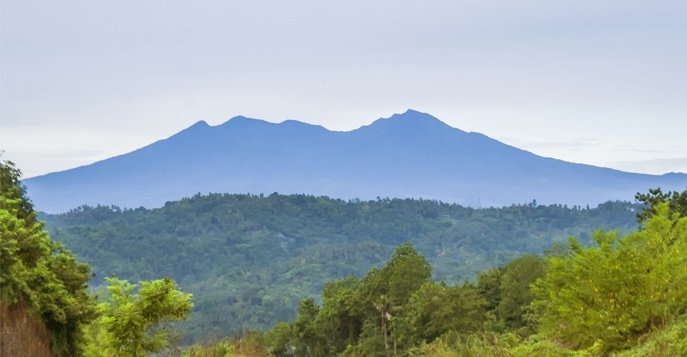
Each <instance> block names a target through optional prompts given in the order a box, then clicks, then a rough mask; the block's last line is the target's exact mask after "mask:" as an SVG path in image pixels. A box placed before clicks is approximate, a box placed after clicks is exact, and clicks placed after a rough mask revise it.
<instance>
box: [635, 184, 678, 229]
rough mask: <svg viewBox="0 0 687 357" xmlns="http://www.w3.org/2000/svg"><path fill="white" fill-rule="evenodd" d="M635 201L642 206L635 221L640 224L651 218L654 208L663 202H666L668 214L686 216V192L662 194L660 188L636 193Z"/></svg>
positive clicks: (654, 211)
mask: <svg viewBox="0 0 687 357" xmlns="http://www.w3.org/2000/svg"><path fill="white" fill-rule="evenodd" d="M635 199H636V200H637V202H639V203H642V204H644V208H643V209H642V210H641V211H640V212H639V213H637V221H638V222H640V223H641V222H643V221H645V220H647V219H648V218H650V217H651V216H653V215H654V214H655V213H656V206H657V205H659V204H660V203H664V202H668V207H669V212H671V213H678V214H680V215H681V216H683V217H684V216H687V190H684V191H682V192H678V191H674V192H673V191H668V192H667V193H663V191H661V188H660V187H659V188H652V189H649V193H641V192H637V194H636V195H635Z"/></svg>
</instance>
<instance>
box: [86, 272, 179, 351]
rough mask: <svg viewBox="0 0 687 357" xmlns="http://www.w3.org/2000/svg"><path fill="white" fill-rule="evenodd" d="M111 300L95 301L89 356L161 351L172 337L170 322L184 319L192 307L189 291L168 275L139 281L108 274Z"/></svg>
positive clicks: (90, 329) (90, 330) (90, 328)
mask: <svg viewBox="0 0 687 357" xmlns="http://www.w3.org/2000/svg"><path fill="white" fill-rule="evenodd" d="M107 281H108V283H109V287H108V290H109V292H110V300H111V302H109V303H108V302H105V303H102V304H100V305H98V308H99V310H100V314H101V315H100V317H99V318H98V320H96V321H95V322H94V324H93V325H92V326H90V327H89V332H90V337H91V340H90V346H89V347H88V348H89V349H88V351H87V354H86V355H88V356H131V357H136V356H146V355H147V354H148V352H160V351H161V350H162V349H164V348H165V347H167V345H168V343H169V340H170V337H172V330H171V326H170V325H169V324H168V323H169V322H173V321H179V320H184V319H186V318H187V317H188V313H189V311H190V310H191V308H192V307H193V304H192V303H191V299H192V296H191V294H184V293H182V292H181V291H179V290H178V288H177V286H176V283H175V282H174V281H172V280H171V279H169V278H165V279H162V280H154V281H144V282H141V286H140V288H139V289H138V291H134V290H135V288H136V286H135V285H132V284H130V283H128V282H127V281H125V280H119V279H115V278H108V279H107Z"/></svg>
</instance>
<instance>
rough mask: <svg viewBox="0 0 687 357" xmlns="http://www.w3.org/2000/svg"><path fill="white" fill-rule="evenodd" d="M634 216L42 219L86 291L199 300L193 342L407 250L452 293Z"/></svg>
mask: <svg viewBox="0 0 687 357" xmlns="http://www.w3.org/2000/svg"><path fill="white" fill-rule="evenodd" d="M639 209H640V206H639V205H636V204H631V203H627V202H608V203H604V204H601V205H599V206H598V207H595V208H587V207H578V206H573V207H566V206H562V205H549V206H542V205H537V204H536V203H535V202H533V203H531V204H528V205H513V206H510V207H505V208H498V209H497V208H487V209H473V208H468V207H462V206H460V205H456V204H446V203H442V202H438V201H430V200H412V199H377V200H374V201H358V200H355V201H343V200H338V199H330V198H327V197H314V196H306V195H288V196H286V195H279V194H272V195H269V196H262V195H259V196H256V195H229V194H224V195H220V194H213V195H206V196H202V195H196V196H194V197H192V198H186V199H183V200H180V201H177V202H168V203H167V204H165V206H164V207H162V208H159V209H144V208H140V209H135V210H131V209H126V210H121V209H119V208H116V207H105V206H98V207H88V206H83V207H80V208H78V209H74V210H72V211H70V212H68V213H65V214H60V215H46V214H42V215H41V217H40V219H42V220H45V221H46V227H47V228H48V230H49V232H50V235H51V237H52V238H53V239H54V240H57V241H62V242H64V243H65V244H66V245H67V246H68V247H69V248H70V249H71V250H72V251H73V252H74V253H76V254H77V255H78V257H79V260H81V261H84V262H87V263H89V264H90V265H91V266H92V267H93V271H94V272H95V273H96V277H95V278H94V279H93V280H92V281H91V286H97V285H99V284H101V283H102V282H103V278H104V277H106V276H109V275H110V274H115V275H116V276H117V277H120V278H125V279H129V280H132V281H138V280H146V279H151V278H156V277H160V276H166V275H167V276H170V277H171V278H173V279H175V280H176V281H177V282H179V284H180V286H181V288H182V289H183V290H184V291H188V292H191V293H193V294H194V296H195V305H196V310H195V312H194V314H193V315H192V318H191V321H190V322H189V325H188V326H187V332H188V334H189V336H190V337H191V338H201V337H202V338H205V337H208V336H211V335H217V336H225V335H227V334H229V333H231V332H235V331H245V330H246V329H247V328H261V329H265V328H269V327H271V326H272V325H273V324H274V323H275V322H277V321H291V320H292V319H293V318H294V316H295V311H296V307H297V305H298V303H299V302H300V301H301V300H302V299H303V298H305V297H309V296H315V297H317V296H318V294H320V291H321V289H322V287H323V285H324V283H325V282H327V281H330V280H334V279H338V278H342V277H346V276H351V275H355V276H363V275H365V274H366V273H367V272H368V270H369V269H370V268H372V267H374V266H382V265H383V264H384V262H385V261H386V259H388V257H389V256H390V255H391V253H392V252H393V251H394V248H395V247H396V246H398V245H399V244H402V243H404V242H411V243H412V244H413V245H414V246H415V247H416V248H417V250H418V252H419V253H421V254H423V255H424V256H426V257H427V259H428V260H429V262H430V263H431V265H432V267H433V271H434V277H435V278H436V279H440V280H447V281H449V282H457V281H461V280H463V279H466V278H472V277H474V275H475V274H476V273H477V272H479V271H483V270H486V269H487V268H489V267H493V266H498V265H502V264H505V263H507V262H508V261H510V260H512V259H513V258H515V257H517V256H520V255H522V254H524V253H537V254H541V253H542V252H543V251H544V250H545V249H547V248H549V247H550V246H551V244H552V243H553V242H556V241H562V240H564V239H565V238H566V237H568V236H576V237H578V238H579V239H580V240H581V241H582V242H583V243H587V242H589V241H590V233H591V232H592V231H594V230H596V229H600V228H605V229H620V230H622V231H631V230H634V229H636V228H637V223H636V220H635V219H636V217H635V214H636V211H638V210H639Z"/></svg>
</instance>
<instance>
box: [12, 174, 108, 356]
mask: <svg viewBox="0 0 687 357" xmlns="http://www.w3.org/2000/svg"><path fill="white" fill-rule="evenodd" d="M20 178H21V172H20V171H19V170H18V169H17V168H16V167H15V166H14V164H13V163H12V162H9V161H0V262H1V263H2V269H0V298H1V301H2V304H3V305H4V307H6V308H9V309H13V308H19V307H23V306H25V307H27V308H28V310H29V312H30V314H32V315H34V316H35V317H37V318H38V319H39V320H40V321H41V322H42V323H43V324H44V325H45V327H46V329H47V332H48V336H49V339H50V349H51V352H52V354H53V355H55V356H72V355H75V354H79V353H80V348H79V346H80V343H81V341H82V337H83V336H82V332H81V325H82V324H85V323H88V322H89V321H90V320H92V319H93V318H94V316H95V315H94V314H95V304H94V301H93V299H92V298H90V297H89V296H88V295H87V293H86V284H87V281H88V280H89V278H90V277H91V275H90V268H89V267H88V266H87V265H86V264H83V263H79V262H77V261H76V259H75V257H74V256H73V255H72V254H71V253H70V252H69V251H68V250H67V249H65V248H64V247H63V246H62V245H60V244H58V243H55V242H53V241H52V240H50V237H49V236H48V234H47V232H46V231H45V230H44V229H43V224H42V223H41V222H39V221H38V220H37V219H36V212H35V211H34V209H33V205H32V204H31V202H30V201H29V199H28V198H27V197H26V189H25V187H24V186H23V185H22V184H21V181H20Z"/></svg>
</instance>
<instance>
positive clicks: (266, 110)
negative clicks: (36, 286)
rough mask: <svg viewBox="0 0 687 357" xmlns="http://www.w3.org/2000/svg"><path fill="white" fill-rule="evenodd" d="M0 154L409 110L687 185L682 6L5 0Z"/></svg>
mask: <svg viewBox="0 0 687 357" xmlns="http://www.w3.org/2000/svg"><path fill="white" fill-rule="evenodd" d="M0 6H1V7H0V13H1V15H0V16H1V17H2V18H1V22H0V23H1V25H0V26H1V27H2V28H1V30H2V33H1V40H2V42H1V43H2V48H1V62H0V70H1V73H0V74H1V83H0V84H1V89H0V90H1V102H0V149H3V150H5V154H4V156H5V158H7V159H11V160H13V161H15V162H16V163H17V164H18V166H19V167H20V168H21V169H22V170H23V171H24V173H25V177H31V176H34V175H39V174H43V173H47V172H52V171H57V170H63V169H68V168H72V167H76V166H80V165H84V164H88V163H91V162H94V161H97V160H101V159H105V158H107V157H111V156H114V155H119V154H123V153H126V152H129V151H132V150H134V149H137V148H139V147H141V146H144V145H146V144H149V143H152V142H153V141H156V140H159V139H162V138H165V137H168V136H170V135H172V134H174V133H175V132H178V131H179V130H182V129H184V128H186V127H188V126H190V125H191V124H193V123H194V122H196V121H198V120H205V121H207V122H208V123H210V124H211V125H217V124H221V123H223V122H224V121H226V120H228V119H229V118H231V117H233V116H236V115H245V116H248V117H253V118H261V119H265V120H269V121H274V122H281V121H283V120H285V119H297V120H301V121H304V122H308V123H314V124H320V125H323V126H325V127H326V128H329V129H332V130H352V129H355V128H357V127H359V126H361V125H365V124H369V123H370V122H371V121H373V120H375V119H377V118H380V117H388V116H391V115H392V114H393V113H400V112H404V111H405V110H406V109H408V108H413V109H416V110H419V111H423V112H427V113H430V114H432V115H434V116H436V117H438V118H439V119H441V120H443V121H444V122H446V123H448V124H449V125H451V126H454V127H457V128H460V129H463V130H466V131H477V132H481V133H483V134H486V135H488V136H491V137H493V138H495V139H498V140H501V141H503V142H505V143H508V144H511V145H514V146H517V147H520V148H523V149H526V150H529V151H532V152H534V153H536V154H539V155H543V156H549V157H556V158H560V159H563V160H567V161H573V162H581V163H588V164H593V165H599V166H607V167H612V168H616V169H622V170H625V171H633V172H644V173H665V172H669V171H681V172H687V140H685V137H687V1H684V0H676V1H660V0H652V1H632V0H621V1H603V0H596V1H580V0H574V1H550V0H542V1H514V0H508V1H506V0H503V1H489V0H484V1H469V2H468V1H456V0H452V1H432V0H426V1H400V0H394V1H374V0H373V1H370V0H366V1H353V0H348V1H259V0H256V1H227V0H214V1H173V0H135V1H133V0H98V1H93V0H88V1H86V0H83V1H71V0H61V1H34V0H2V1H1V2H0Z"/></svg>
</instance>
